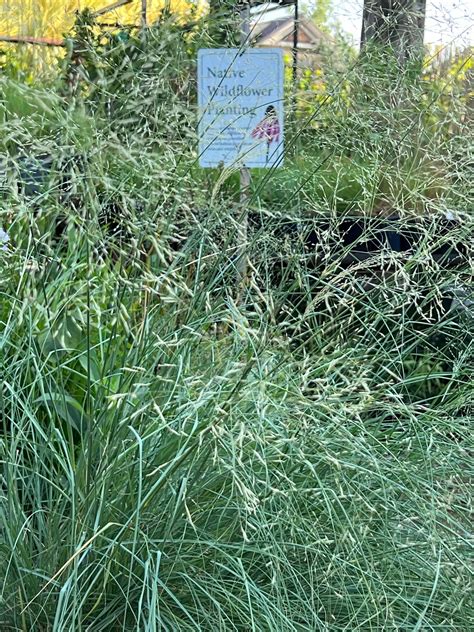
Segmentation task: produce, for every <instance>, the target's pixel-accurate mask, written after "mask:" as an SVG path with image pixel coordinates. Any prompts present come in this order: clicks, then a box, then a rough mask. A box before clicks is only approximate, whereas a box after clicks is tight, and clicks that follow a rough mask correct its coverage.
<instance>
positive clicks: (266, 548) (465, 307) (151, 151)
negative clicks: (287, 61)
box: [0, 53, 474, 632]
mask: <svg viewBox="0 0 474 632" xmlns="http://www.w3.org/2000/svg"><path fill="white" fill-rule="evenodd" d="M183 54H184V53H183ZM145 66H146V64H145ZM184 67H187V65H186V64H184ZM140 68H141V66H140V64H139V63H138V62H137V74H136V76H135V79H134V80H135V81H136V82H137V83H136V84H135V85H134V86H132V88H133V89H130V94H138V85H139V81H140V80H143V81H146V82H148V81H151V79H150V76H149V75H148V74H147V72H146V67H144V69H143V68H142V70H143V72H142V70H140ZM168 71H169V69H168V67H167V66H165V67H164V68H163V76H162V77H161V79H162V83H161V84H160V80H161V79H160V74H159V73H157V74H156V76H154V77H153V82H155V83H154V87H159V86H160V85H161V87H162V88H163V90H162V92H161V93H159V102H158V104H157V105H156V104H155V105H156V109H155V105H154V104H153V102H151V101H149V102H148V103H147V107H149V111H150V112H155V113H156V112H159V111H160V109H159V108H160V107H161V105H160V104H161V103H162V102H163V100H164V99H165V97H166V94H167V92H166V90H170V89H172V88H171V87H170V83H169V75H168V74H167V73H168ZM186 85H187V86H188V84H187V83H186ZM119 88H120V89H123V86H122V87H120V86H119ZM148 88H150V90H149V92H147V94H149V95H153V94H155V91H154V90H152V89H151V87H150V85H148ZM34 89H35V88H34V86H32V87H31V90H34ZM51 89H53V88H51ZM101 89H103V90H104V94H105V93H106V86H105V87H104V85H102V86H101ZM134 91H135V92H134ZM125 96H126V95H124V94H122V95H120V94H119V95H117V99H116V102H117V103H119V102H120V103H124V102H125V101H126V99H125ZM122 97H123V98H124V100H122ZM63 98H64V97H61V99H63ZM91 98H92V96H91ZM137 98H138V97H137ZM173 98H174V99H175V101H174V102H175V103H178V102H179V106H178V105H177V109H176V111H175V112H174V115H175V116H176V117H177V118H180V112H181V108H182V107H183V103H182V102H180V99H181V98H183V99H184V98H185V99H188V98H189V102H188V106H189V107H191V105H190V103H192V95H187V96H186V97H181V95H180V93H179V91H178V94H176V93H175V95H174V97H173ZM150 99H151V96H150ZM98 103H99V105H100V104H101V103H102V101H101V100H100V99H99V100H98V101H95V102H93V103H92V104H89V103H88V101H87V98H85V99H84V101H82V102H81V104H80V106H81V108H82V109H80V108H79V105H77V104H76V106H77V108H79V113H78V111H77V109H73V108H70V104H68V102H67V101H64V102H63V105H62V107H61V108H59V107H58V109H57V110H56V117H57V121H58V125H57V126H53V127H52V128H51V132H48V133H47V135H46V137H45V135H44V133H43V132H42V134H41V136H40V137H39V138H38V139H37V144H38V147H41V146H43V147H47V151H48V154H49V155H51V156H52V158H53V160H52V162H51V163H50V166H49V172H48V177H47V178H45V179H44V181H43V182H42V183H41V184H42V186H41V187H38V188H37V189H35V190H33V191H32V190H31V189H30V190H29V191H25V188H24V187H22V186H21V184H22V183H21V177H22V176H21V172H20V170H19V169H18V163H19V156H18V153H17V150H16V148H15V147H14V146H10V147H9V148H8V151H7V150H6V151H5V153H6V154H8V155H7V157H8V160H7V162H8V165H9V166H8V174H9V175H8V178H7V179H6V180H5V182H6V184H5V186H4V187H3V188H2V191H3V197H2V201H1V211H0V225H1V226H2V227H3V228H2V230H4V231H5V233H8V238H9V241H8V243H7V242H6V240H5V239H4V238H3V237H1V235H3V233H0V240H2V241H0V244H2V246H6V248H4V249H2V250H1V251H0V292H1V301H0V345H1V354H0V375H1V381H0V421H1V424H2V432H1V435H0V516H1V518H0V629H1V630H5V631H8V630H12V631H13V630H25V631H26V630H28V631H29V630H55V631H59V630H68V631H69V630H90V631H93V632H99V631H101V630H103V631H109V630H147V631H152V630H169V631H172V630H173V631H174V630H200V631H201V630H203V631H207V630H209V631H211V630H226V631H227V630H236V631H237V630H255V631H261V630H272V631H274V632H281V631H286V630H289V631H306V630H327V631H331V632H332V631H337V630H341V631H342V630H351V631H353V630H354V631H355V630H360V631H361V632H365V631H367V630H425V629H426V630H431V629H433V630H436V629H446V630H456V631H466V632H467V631H468V630H470V629H472V627H473V624H474V621H473V618H472V612H473V608H472V590H471V588H472V586H471V581H472V580H471V575H472V557H471V555H472V553H471V551H472V547H471V545H472V536H471V529H472V527H471V509H472V508H471V493H472V487H471V475H472V449H473V446H472V396H473V387H472V370H473V353H472V352H473V347H472V333H473V321H472V304H471V303H472V302H471V303H469V298H468V294H469V291H470V287H471V283H472V277H471V272H472V258H471V252H470V250H469V243H470V242H469V240H470V239H471V238H472V213H471V214H470V213H469V209H468V205H469V201H468V200H469V198H468V195H467V193H466V191H467V186H468V183H467V180H466V173H467V169H466V164H465V161H466V160H467V158H462V156H463V154H462V153H458V154H456V153H455V152H456V151H457V149H456V147H458V148H459V138H458V137H457V136H453V137H450V138H449V142H448V141H446V143H445V144H444V145H443V148H444V149H446V151H448V148H449V151H450V152H451V153H449V154H448V153H447V154H446V155H445V163H446V164H448V165H452V164H453V162H454V160H455V156H456V155H458V156H460V159H459V162H458V163H457V166H456V171H455V172H454V171H450V172H449V182H450V185H449V186H451V187H457V189H456V191H455V192H454V193H452V196H451V194H450V195H446V196H440V197H439V198H437V205H438V207H437V208H436V209H433V210H432V212H433V215H429V217H428V219H429V218H433V221H427V222H425V223H423V225H422V227H421V228H418V229H417V230H418V232H419V239H418V240H417V241H413V243H412V245H411V247H410V249H409V250H407V251H406V252H398V251H395V250H393V249H389V248H387V247H383V248H382V247H377V249H375V250H374V251H371V252H369V256H367V257H365V258H360V260H358V261H352V264H351V265H344V264H343V261H344V259H345V257H347V255H348V254H350V253H349V251H350V250H351V245H350V244H349V245H348V244H347V242H346V241H344V236H343V235H342V234H341V233H340V230H339V227H340V225H341V223H343V222H344V221H346V219H347V216H348V214H349V212H352V211H353V210H354V208H353V205H352V206H351V199H352V198H351V199H349V198H347V199H345V200H343V203H342V202H341V200H340V199H335V198H333V197H331V196H330V195H326V196H325V193H324V191H325V190H326V189H325V183H326V182H327V177H326V176H327V172H326V171H325V169H326V168H329V167H327V165H328V162H327V161H328V159H327V157H325V155H321V156H318V155H317V154H316V152H314V155H313V156H312V158H308V164H307V165H306V168H307V169H308V170H310V169H311V165H312V166H313V169H312V174H311V177H312V178H314V179H313V180H312V181H311V182H312V185H313V188H310V189H309V190H308V189H307V188H305V187H307V184H308V182H309V180H308V177H309V175H310V174H309V173H308V172H306V173H305V181H304V182H303V183H302V184H301V187H300V189H299V190H297V191H296V192H295V194H294V196H293V204H292V205H291V206H288V207H287V208H282V205H281V204H280V205H278V204H276V203H275V204H273V203H272V193H274V190H273V189H272V187H275V186H276V185H275V182H276V181H277V180H278V179H280V180H279V181H280V182H281V181H282V180H284V177H285V173H288V172H285V171H284V170H282V171H281V172H280V173H274V172H273V171H270V172H266V173H265V174H260V175H258V176H257V177H256V178H255V181H254V185H253V189H252V192H251V199H250V202H249V203H250V208H251V217H250V220H251V221H249V227H248V233H247V234H248V241H247V243H246V248H245V252H244V255H245V256H247V257H248V260H249V261H248V275H247V278H246V280H245V283H241V284H240V285H238V284H237V280H236V279H237V277H238V275H237V270H236V268H237V263H238V262H239V259H240V257H241V256H242V252H240V251H239V250H238V249H237V248H236V243H237V236H238V235H239V234H240V233H239V230H240V223H241V220H242V216H243V213H242V208H241V207H239V202H238V200H237V199H236V196H235V195H233V189H232V184H231V178H232V177H233V174H230V176H229V178H230V180H229V181H226V177H225V175H226V174H224V175H223V174H222V173H220V174H217V173H214V172H208V173H203V172H202V171H200V170H199V169H198V168H197V167H196V156H195V153H194V149H193V148H194V146H195V145H194V141H195V138H194V132H193V129H192V127H190V125H189V124H188V122H187V119H182V120H183V123H182V127H181V128H180V130H179V132H178V131H177V129H176V128H173V130H172V132H170V134H171V137H172V138H171V141H170V143H169V144H167V142H166V138H167V131H166V125H165V124H163V125H160V123H161V122H162V121H160V119H159V118H157V117H155V116H154V115H153V117H152V121H151V123H150V122H149V121H148V123H150V126H151V127H152V128H153V134H150V133H149V131H150V127H148V126H147V125H148V123H146V122H144V121H141V122H140V117H138V118H137V117H135V118H134V125H133V126H127V120H126V118H122V114H123V112H124V111H125V109H118V110H116V112H120V113H121V114H120V126H119V128H118V129H117V128H116V127H115V125H114V120H113V119H109V118H108V114H107V111H106V108H105V109H104V110H101V109H100V107H99V105H98ZM127 103H128V104H127V108H128V107H129V106H130V102H127ZM137 106H138V101H137ZM360 116H361V117H362V116H365V115H364V113H363V112H362V113H361V114H360ZM35 120H36V119H35ZM172 120H174V119H172ZM305 121H306V119H304V118H302V119H301V120H300V121H299V123H298V125H301V126H304V125H305V124H306V123H307V121H306V123H305ZM16 124H17V125H19V126H22V129H23V131H24V134H25V137H26V135H27V134H33V131H34V130H33V131H32V129H31V128H29V127H28V117H25V118H24V119H23V120H22V121H17V123H16ZM32 125H34V121H33V123H32ZM142 125H143V126H144V127H142ZM463 125H464V124H463ZM362 127H363V126H362V123H361V128H362ZM53 129H54V131H53ZM459 129H460V128H459ZM459 129H458V130H457V131H456V135H457V134H461V131H459ZM4 131H5V134H6V133H7V132H6V128H5V129H2V133H3V132H4ZM297 133H298V132H296V134H297ZM327 134H328V142H329V137H330V132H327ZM462 134H463V138H464V142H466V143H472V130H471V131H469V128H468V126H467V125H466V127H463V128H462ZM469 134H471V136H470V135H469ZM297 140H298V139H297V138H296V137H290V138H289V143H288V161H289V162H290V164H291V161H292V160H293V158H292V147H296V146H297ZM349 140H350V139H345V143H342V142H341V145H340V146H339V147H338V148H337V149H338V152H339V153H340V155H341V156H342V155H343V153H344V151H345V146H346V144H348V143H349ZM346 141H347V143H346ZM374 142H375V141H374ZM431 147H432V148H433V147H435V144H433V145H432V146H431ZM177 148H179V149H180V151H179V152H177ZM335 148H336V147H335ZM309 150H310V148H309V147H308V146H306V148H305V152H306V155H309V153H310V151H309ZM35 151H36V150H35ZM371 151H372V153H371V154H370V157H371V160H372V158H373V157H374V156H376V155H379V156H381V155H382V154H383V155H384V156H385V153H384V152H385V151H386V147H385V146H383V147H382V146H379V148H378V154H377V152H376V148H375V147H374V146H372V149H371ZM433 151H434V149H433ZM295 164H296V165H297V164H298V162H297V159H296V158H295ZM334 164H336V163H334ZM344 164H346V163H345V161H344V160H342V159H341V160H340V161H339V162H338V163H337V166H336V168H335V169H334V171H333V174H332V175H334V173H335V174H336V175H335V179H336V180H337V172H339V173H342V172H343V171H344V170H345V167H344ZM397 164H398V163H397V161H396V160H395V159H394V160H392V162H391V168H392V169H393V170H396V166H397ZM318 165H319V166H318ZM373 166H374V162H372V164H371V168H370V169H369V168H365V167H362V168H361V169H360V170H359V171H358V182H357V186H358V187H362V190H363V193H364V195H365V196H366V197H365V198H364V199H365V200H366V201H367V200H368V199H369V197H370V195H371V194H374V195H375V193H374V192H375V191H376V188H375V187H376V184H375V180H376V179H375V178H374V172H373V169H372V168H373ZM404 166H406V165H404ZM284 169H286V167H285V168H284ZM289 171H291V169H290V170H289ZM297 171H298V170H297V169H296V168H295V169H294V172H295V173H296V172H297ZM392 173H393V171H390V170H386V171H385V176H386V178H387V179H389V178H390V177H392V176H391V174H392ZM318 174H320V176H321V179H320V180H318V179H317V178H318ZM398 175H399V174H398ZM364 178H365V180H364ZM394 181H395V184H396V183H398V182H399V180H396V179H395V178H394ZM410 182H411V181H410ZM395 184H394V187H393V188H392V191H394V190H395ZM387 190H388V189H387ZM423 190H424V189H423V187H418V188H417V193H416V196H417V199H419V197H418V196H423V195H424V193H423ZM315 191H316V192H317V193H315ZM300 194H301V195H300ZM351 195H352V194H351ZM353 197H355V196H353ZM401 199H402V198H401V197H397V203H399V202H400V203H401ZM404 199H405V198H404ZM453 199H458V200H463V201H464V207H462V208H461V205H459V209H456V208H454V209H453V208H451V207H450V203H451V201H452V200H453ZM296 201H298V203H296ZM448 201H449V203H448ZM324 202H325V203H326V208H324V206H323V203H324ZM348 209H349V210H348ZM367 210H368V209H367V208H365V209H364V208H360V207H359V208H358V209H357V211H358V214H359V215H358V217H361V216H362V217H368V216H369V215H370V213H366V214H365V215H364V211H367ZM448 210H449V211H450V212H451V213H453V212H456V218H457V222H456V223H455V225H454V227H453V226H451V225H450V228H449V230H448V232H445V233H442V234H441V233H439V232H438V226H439V224H438V223H437V222H436V221H434V218H435V217H438V216H437V215H436V213H438V214H439V215H441V214H442V213H446V212H447V211H448ZM471 211H472V209H471ZM324 213H326V216H325V218H324V222H323V223H322V224H321V221H322V220H321V218H322V217H323V214H324ZM412 216H413V214H411V215H410V217H411V219H413V217H412ZM402 219H403V221H405V218H402ZM407 221H408V220H407ZM407 225H408V224H407ZM295 226H296V229H295ZM321 226H323V228H321ZM372 230H373V225H372V224H371V223H370V222H369V221H368V222H367V224H366V226H365V227H364V231H363V234H362V237H361V239H362V241H363V242H364V239H365V242H367V241H370V240H371V239H373V235H372V234H371V231H372ZM292 231H293V232H292ZM338 231H339V232H338ZM311 240H312V241H311ZM365 242H364V243H365ZM377 243H378V242H377ZM459 244H461V245H463V248H461V251H460V255H459V256H457V258H456V257H454V259H453V258H452V259H450V260H449V261H448V262H447V260H446V259H443V257H442V256H438V255H437V254H436V253H438V254H439V251H440V249H441V248H442V247H443V248H445V246H446V247H448V246H449V247H451V246H453V245H454V246H456V247H458V246H459ZM454 246H453V247H454ZM448 250H449V248H448ZM443 252H444V253H446V249H445V250H443ZM456 252H457V251H456ZM435 255H436V256H435ZM443 256H444V255H443ZM453 296H455V297H457V298H456V300H455V301H454V302H452V301H451V300H450V297H453ZM460 297H461V298H460ZM462 297H464V298H462ZM466 297H467V298H466ZM469 305H471V307H469Z"/></svg>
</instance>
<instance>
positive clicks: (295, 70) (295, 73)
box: [293, 0, 300, 88]
mask: <svg viewBox="0 0 474 632" xmlns="http://www.w3.org/2000/svg"><path fill="white" fill-rule="evenodd" d="M294 2H295V21H294V31H293V87H295V88H296V81H297V79H298V30H299V21H300V12H299V5H298V0H294Z"/></svg>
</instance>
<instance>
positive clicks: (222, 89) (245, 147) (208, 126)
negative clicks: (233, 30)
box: [198, 48, 284, 168]
mask: <svg viewBox="0 0 474 632" xmlns="http://www.w3.org/2000/svg"><path fill="white" fill-rule="evenodd" d="M198 102H199V164H200V165H201V167H218V166H225V167H229V166H232V167H237V168H241V167H264V168H265V167H266V168H269V167H275V166H279V165H281V164H282V162H283V135H284V121H283V51H282V50H281V49H279V48H266V49H265V48H261V49H251V50H247V51H242V50H239V49H237V48H213V49H202V50H200V51H199V56H198Z"/></svg>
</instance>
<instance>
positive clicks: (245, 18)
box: [237, 2, 251, 284]
mask: <svg viewBox="0 0 474 632" xmlns="http://www.w3.org/2000/svg"><path fill="white" fill-rule="evenodd" d="M240 16H241V24H240V46H241V48H242V49H244V47H245V46H246V45H247V44H248V38H249V34H250V4H249V3H248V2H246V4H245V6H244V7H243V8H242V10H241V13H240ZM250 182H251V176H250V169H249V168H248V167H245V166H243V167H241V169H240V209H239V215H240V218H241V222H240V225H239V227H238V234H237V251H238V260H237V278H238V282H239V284H242V283H243V282H244V281H245V278H246V277H247V269H248V264H247V238H248V209H247V204H248V201H249V199H250Z"/></svg>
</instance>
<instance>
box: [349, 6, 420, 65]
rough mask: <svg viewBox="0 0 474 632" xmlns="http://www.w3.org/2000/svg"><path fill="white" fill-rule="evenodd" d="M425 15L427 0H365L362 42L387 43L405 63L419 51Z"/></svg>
mask: <svg viewBox="0 0 474 632" xmlns="http://www.w3.org/2000/svg"><path fill="white" fill-rule="evenodd" d="M425 15H426V0H365V1H364V13H363V18H362V33H361V45H362V47H363V46H364V45H365V44H366V43H367V42H369V41H373V42H376V43H379V44H382V45H385V46H390V47H391V48H392V50H393V51H394V53H395V55H396V56H397V58H398V60H399V62H400V64H401V65H404V64H405V63H406V62H407V61H409V60H410V59H412V58H413V57H417V56H419V55H420V54H421V53H422V50H423V37H424V30H425Z"/></svg>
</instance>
